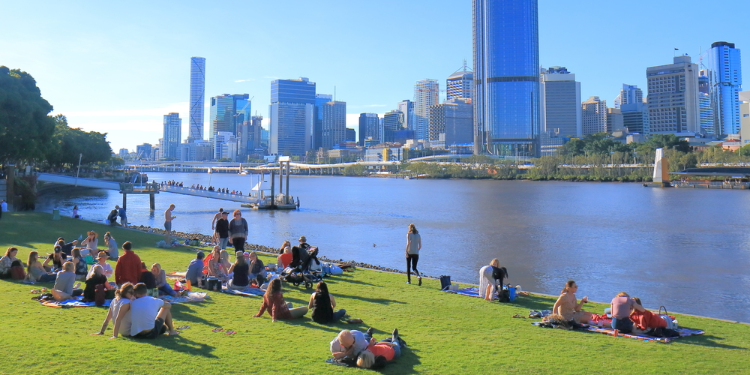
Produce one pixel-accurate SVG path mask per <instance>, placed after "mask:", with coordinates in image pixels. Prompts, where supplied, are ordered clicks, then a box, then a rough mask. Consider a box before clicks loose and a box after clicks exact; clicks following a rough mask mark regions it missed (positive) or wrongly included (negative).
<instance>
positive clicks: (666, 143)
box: [644, 134, 690, 152]
mask: <svg viewBox="0 0 750 375" xmlns="http://www.w3.org/2000/svg"><path fill="white" fill-rule="evenodd" d="M644 144H645V145H647V146H649V147H650V148H652V149H654V150H656V149H657V148H664V149H668V148H674V149H675V150H677V151H682V152H690V143H689V142H688V141H686V140H684V139H680V138H679V137H677V136H676V135H674V134H654V135H652V136H650V137H649V138H648V140H646V142H644Z"/></svg>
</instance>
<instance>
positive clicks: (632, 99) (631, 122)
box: [617, 84, 649, 134]
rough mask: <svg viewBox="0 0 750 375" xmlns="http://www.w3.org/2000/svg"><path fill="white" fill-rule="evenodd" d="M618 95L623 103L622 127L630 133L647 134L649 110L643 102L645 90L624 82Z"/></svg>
mask: <svg viewBox="0 0 750 375" xmlns="http://www.w3.org/2000/svg"><path fill="white" fill-rule="evenodd" d="M617 97H618V98H619V99H620V103H621V104H620V106H619V109H620V112H621V113H622V127H623V128H625V129H627V130H628V132H630V133H639V134H647V133H648V131H649V129H648V110H647V109H646V104H645V103H644V102H643V91H642V90H641V89H639V88H638V86H636V85H626V84H623V85H622V90H620V95H618V96H617ZM617 130H619V129H617Z"/></svg>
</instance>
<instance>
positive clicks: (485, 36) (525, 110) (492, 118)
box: [473, 0, 540, 156]
mask: <svg viewBox="0 0 750 375" xmlns="http://www.w3.org/2000/svg"><path fill="white" fill-rule="evenodd" d="M473 14H474V79H475V81H474V82H475V84H476V87H475V96H474V128H475V135H474V136H475V139H474V152H475V153H476V154H480V153H483V152H487V153H490V154H495V155H509V156H510V155H513V156H536V155H538V154H539V152H538V151H539V150H538V147H537V143H538V140H537V138H538V135H539V130H540V124H539V117H540V115H539V112H540V104H539V25H538V7H537V0H516V1H493V0H473Z"/></svg>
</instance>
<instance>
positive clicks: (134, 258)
mask: <svg viewBox="0 0 750 375" xmlns="http://www.w3.org/2000/svg"><path fill="white" fill-rule="evenodd" d="M132 246H133V245H132V244H131V243H130V241H126V242H125V243H124V244H122V249H123V250H125V254H123V255H122V256H121V257H120V258H119V259H117V265H115V282H116V283H117V285H122V284H125V283H131V284H133V285H135V284H138V280H140V278H141V258H140V257H139V256H138V254H136V253H135V252H133V250H132Z"/></svg>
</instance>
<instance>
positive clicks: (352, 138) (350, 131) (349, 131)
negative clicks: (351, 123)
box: [344, 128, 357, 142]
mask: <svg viewBox="0 0 750 375" xmlns="http://www.w3.org/2000/svg"><path fill="white" fill-rule="evenodd" d="M344 140H345V141H347V142H357V131H356V130H354V128H346V136H345V137H344Z"/></svg>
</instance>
